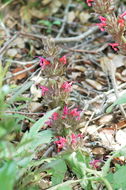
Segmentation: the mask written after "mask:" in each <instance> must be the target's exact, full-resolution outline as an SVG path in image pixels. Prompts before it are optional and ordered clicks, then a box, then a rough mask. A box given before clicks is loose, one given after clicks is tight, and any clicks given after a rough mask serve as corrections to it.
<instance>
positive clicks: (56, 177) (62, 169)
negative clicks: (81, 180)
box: [45, 159, 67, 186]
mask: <svg viewBox="0 0 126 190" xmlns="http://www.w3.org/2000/svg"><path fill="white" fill-rule="evenodd" d="M45 170H47V171H49V172H50V173H52V177H51V181H52V186H54V185H57V184H60V183H62V181H63V179H64V175H65V173H66V171H67V167H66V164H65V162H64V160H62V159H59V160H54V161H52V162H50V163H48V164H47V165H46V167H45Z"/></svg>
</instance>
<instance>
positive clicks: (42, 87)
mask: <svg viewBox="0 0 126 190" xmlns="http://www.w3.org/2000/svg"><path fill="white" fill-rule="evenodd" d="M39 87H40V88H41V89H42V96H44V95H45V94H46V92H48V91H49V89H48V88H47V87H46V86H43V85H40V86H39Z"/></svg>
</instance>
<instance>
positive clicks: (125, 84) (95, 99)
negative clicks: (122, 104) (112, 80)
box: [87, 83, 126, 104]
mask: <svg viewBox="0 0 126 190" xmlns="http://www.w3.org/2000/svg"><path fill="white" fill-rule="evenodd" d="M124 87H126V83H123V84H121V85H119V86H117V89H120V88H124ZM113 92H114V89H111V90H109V91H107V92H105V93H104V94H100V95H98V96H96V97H95V98H94V99H92V100H90V101H88V102H87V104H92V103H94V102H96V101H97V100H99V99H100V98H103V97H104V96H105V95H106V96H107V95H109V94H111V93H113Z"/></svg>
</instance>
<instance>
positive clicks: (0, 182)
mask: <svg viewBox="0 0 126 190" xmlns="http://www.w3.org/2000/svg"><path fill="white" fill-rule="evenodd" d="M16 171H17V168H16V165H15V163H14V162H13V161H9V162H7V163H5V164H4V165H3V167H2V168H0V189H1V190H13V186H14V182H15V179H16Z"/></svg>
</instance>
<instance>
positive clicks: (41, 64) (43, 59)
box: [36, 56, 50, 69]
mask: <svg viewBox="0 0 126 190" xmlns="http://www.w3.org/2000/svg"><path fill="white" fill-rule="evenodd" d="M36 57H38V58H39V63H40V66H41V67H42V69H45V67H46V66H47V65H49V64H50V62H49V61H48V60H46V59H45V58H43V57H41V56H36Z"/></svg>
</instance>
